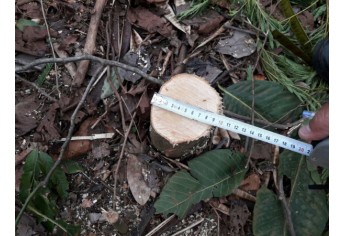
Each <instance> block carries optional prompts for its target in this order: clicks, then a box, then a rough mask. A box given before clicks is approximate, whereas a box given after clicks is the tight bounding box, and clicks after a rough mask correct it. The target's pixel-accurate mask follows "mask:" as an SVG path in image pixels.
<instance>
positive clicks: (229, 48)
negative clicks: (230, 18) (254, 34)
mask: <svg viewBox="0 0 345 236" xmlns="http://www.w3.org/2000/svg"><path fill="white" fill-rule="evenodd" d="M215 50H216V51H217V52H219V53H222V54H226V55H231V56H233V57H235V58H242V57H245V56H249V55H251V54H252V53H253V52H255V50H256V44H255V41H254V39H252V38H251V37H250V35H249V34H247V33H243V32H240V31H234V34H233V35H232V36H230V37H228V38H225V39H221V40H219V42H218V44H217V45H216V47H215Z"/></svg>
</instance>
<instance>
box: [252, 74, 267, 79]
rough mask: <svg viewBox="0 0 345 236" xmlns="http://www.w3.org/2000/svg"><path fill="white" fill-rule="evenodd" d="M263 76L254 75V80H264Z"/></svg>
mask: <svg viewBox="0 0 345 236" xmlns="http://www.w3.org/2000/svg"><path fill="white" fill-rule="evenodd" d="M265 79H266V78H265V76H264V75H260V74H257V75H254V80H265Z"/></svg>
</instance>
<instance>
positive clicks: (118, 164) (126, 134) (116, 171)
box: [113, 112, 137, 210]
mask: <svg viewBox="0 0 345 236" xmlns="http://www.w3.org/2000/svg"><path fill="white" fill-rule="evenodd" d="M136 114H137V113H136V112H134V114H133V119H132V120H131V123H130V124H129V126H128V129H127V131H126V133H125V138H124V141H123V145H122V149H121V153H120V157H119V160H118V161H117V166H116V169H115V173H114V195H113V208H114V210H115V207H116V206H115V201H116V185H117V175H118V173H119V169H120V165H121V161H122V158H123V154H124V152H125V147H126V143H127V139H128V135H129V132H130V131H131V128H132V125H133V123H134V118H135V116H136Z"/></svg>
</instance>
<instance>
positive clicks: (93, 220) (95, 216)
mask: <svg viewBox="0 0 345 236" xmlns="http://www.w3.org/2000/svg"><path fill="white" fill-rule="evenodd" d="M101 217H102V214H101V213H90V214H89V220H90V222H91V223H92V224H93V223H96V222H97V221H99V220H100V219H101Z"/></svg>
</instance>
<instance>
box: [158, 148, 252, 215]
mask: <svg viewBox="0 0 345 236" xmlns="http://www.w3.org/2000/svg"><path fill="white" fill-rule="evenodd" d="M244 165H245V158H244V156H243V154H240V153H236V152H231V151H230V150H228V149H226V150H225V149H224V150H213V151H209V152H206V153H204V154H202V155H200V156H199V157H196V158H194V159H193V160H191V161H189V162H188V166H189V167H190V169H191V173H189V172H187V171H184V170H183V171H178V172H177V173H176V174H174V175H173V176H172V177H171V178H170V179H169V181H168V183H167V184H166V185H165V186H164V188H163V190H162V192H161V194H160V196H159V199H158V200H157V201H156V203H155V204H154V207H155V208H156V213H163V214H164V215H167V214H169V213H174V214H176V215H177V216H178V217H179V218H183V217H185V216H186V214H187V212H188V210H189V209H190V207H191V206H192V205H193V204H196V203H198V202H200V201H202V200H205V199H208V198H211V197H223V196H227V195H229V194H231V192H232V191H233V190H234V189H235V188H237V187H238V186H239V184H240V183H241V181H242V180H243V178H244V175H245V173H246V169H245V168H244Z"/></svg>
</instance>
